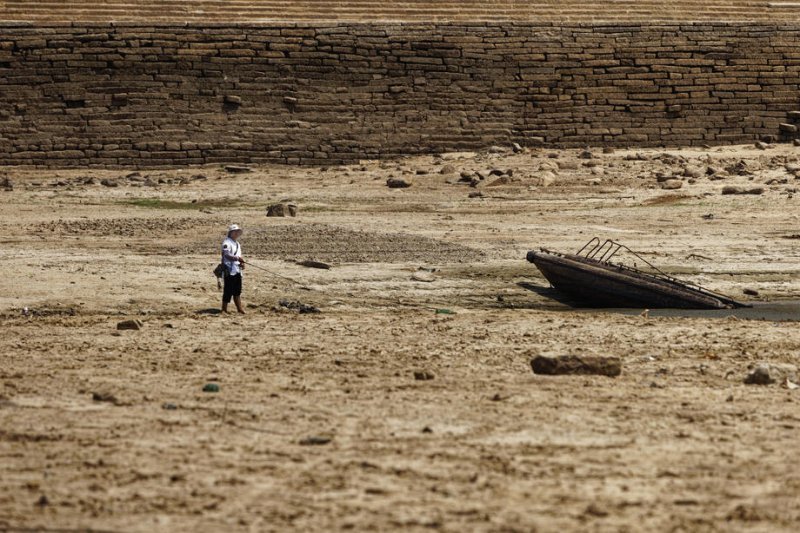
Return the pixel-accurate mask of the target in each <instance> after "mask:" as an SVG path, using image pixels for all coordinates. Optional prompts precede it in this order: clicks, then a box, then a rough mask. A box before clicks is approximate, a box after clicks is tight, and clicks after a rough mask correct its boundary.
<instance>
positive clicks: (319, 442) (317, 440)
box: [298, 435, 333, 446]
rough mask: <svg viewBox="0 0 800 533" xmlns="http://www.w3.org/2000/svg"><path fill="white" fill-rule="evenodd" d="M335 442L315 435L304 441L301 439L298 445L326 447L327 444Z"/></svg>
mask: <svg viewBox="0 0 800 533" xmlns="http://www.w3.org/2000/svg"><path fill="white" fill-rule="evenodd" d="M332 441H333V438H331V437H322V436H319V435H314V436H311V437H306V438H304V439H300V441H299V442H298V444H299V445H300V446H324V445H326V444H330V443H331V442H332Z"/></svg>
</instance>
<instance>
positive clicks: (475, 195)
mask: <svg viewBox="0 0 800 533" xmlns="http://www.w3.org/2000/svg"><path fill="white" fill-rule="evenodd" d="M467 197H468V198H483V192H482V191H472V192H471V193H469V194H468V195H467Z"/></svg>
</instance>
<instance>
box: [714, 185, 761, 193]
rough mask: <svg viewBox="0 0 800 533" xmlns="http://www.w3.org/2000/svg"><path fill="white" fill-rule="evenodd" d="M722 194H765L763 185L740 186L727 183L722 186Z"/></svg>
mask: <svg viewBox="0 0 800 533" xmlns="http://www.w3.org/2000/svg"><path fill="white" fill-rule="evenodd" d="M722 194H764V188H763V187H753V188H749V189H748V188H747V187H739V186H736V185H726V186H725V187H723V188H722Z"/></svg>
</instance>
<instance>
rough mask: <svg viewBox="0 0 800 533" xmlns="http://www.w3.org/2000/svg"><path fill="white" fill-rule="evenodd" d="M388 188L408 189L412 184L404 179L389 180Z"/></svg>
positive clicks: (387, 181)
mask: <svg viewBox="0 0 800 533" xmlns="http://www.w3.org/2000/svg"><path fill="white" fill-rule="evenodd" d="M386 186H387V187H389V188H390V189H407V188H408V187H411V183H409V182H407V181H406V180H404V179H402V178H389V179H388V180H386Z"/></svg>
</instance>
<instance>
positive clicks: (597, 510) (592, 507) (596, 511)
mask: <svg viewBox="0 0 800 533" xmlns="http://www.w3.org/2000/svg"><path fill="white" fill-rule="evenodd" d="M584 514H585V515H589V516H597V517H604V516H608V514H609V513H608V511H607V510H606V509H604V508H602V507H600V506H599V505H598V504H596V503H591V504H589V506H588V507H587V508H586V510H585V511H584Z"/></svg>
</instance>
